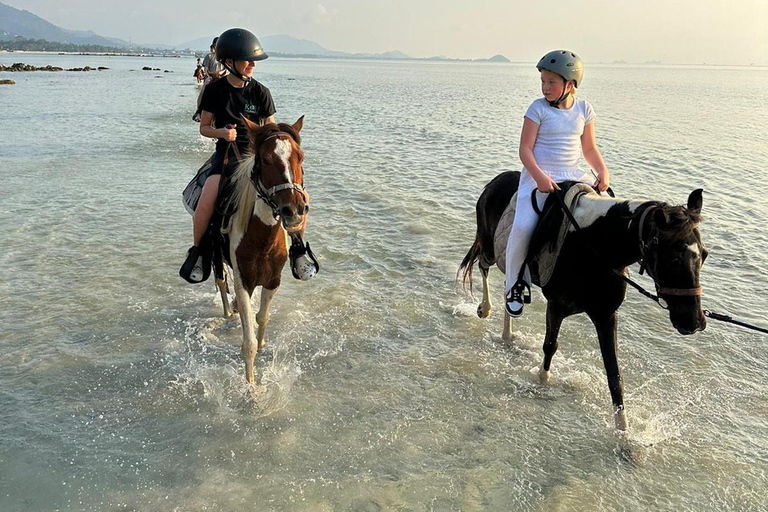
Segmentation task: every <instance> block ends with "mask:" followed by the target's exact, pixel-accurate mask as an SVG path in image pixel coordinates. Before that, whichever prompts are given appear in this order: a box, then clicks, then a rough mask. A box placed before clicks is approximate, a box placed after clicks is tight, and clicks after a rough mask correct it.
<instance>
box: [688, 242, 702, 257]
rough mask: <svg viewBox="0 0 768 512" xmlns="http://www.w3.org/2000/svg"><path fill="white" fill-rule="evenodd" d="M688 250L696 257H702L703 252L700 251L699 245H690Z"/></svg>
mask: <svg viewBox="0 0 768 512" xmlns="http://www.w3.org/2000/svg"><path fill="white" fill-rule="evenodd" d="M688 250H689V251H691V252H692V253H693V254H695V255H696V256H701V251H699V246H698V245H697V244H691V245H689V246H688Z"/></svg>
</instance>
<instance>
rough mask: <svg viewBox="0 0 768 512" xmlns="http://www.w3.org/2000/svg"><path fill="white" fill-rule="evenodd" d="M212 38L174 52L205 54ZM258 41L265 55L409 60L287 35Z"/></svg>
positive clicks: (186, 45)
mask: <svg viewBox="0 0 768 512" xmlns="http://www.w3.org/2000/svg"><path fill="white" fill-rule="evenodd" d="M213 38H214V36H209V37H199V38H197V39H195V40H193V41H188V42H186V43H182V44H179V45H176V46H175V47H174V48H175V49H176V50H185V49H187V48H189V49H190V50H194V51H202V52H207V51H208V47H209V45H210V44H211V41H213ZM259 41H261V44H262V45H263V46H264V50H265V51H266V52H267V54H271V53H274V54H277V55H297V56H298V55H301V56H307V57H333V58H359V59H369V58H374V59H409V58H410V57H408V56H407V55H406V54H404V53H402V52H398V51H394V52H386V53H347V52H340V51H336V50H329V49H328V48H325V47H323V46H320V45H319V44H317V43H316V42H314V41H309V40H307V39H298V38H295V37H292V36H287V35H283V34H281V35H274V36H263V37H259Z"/></svg>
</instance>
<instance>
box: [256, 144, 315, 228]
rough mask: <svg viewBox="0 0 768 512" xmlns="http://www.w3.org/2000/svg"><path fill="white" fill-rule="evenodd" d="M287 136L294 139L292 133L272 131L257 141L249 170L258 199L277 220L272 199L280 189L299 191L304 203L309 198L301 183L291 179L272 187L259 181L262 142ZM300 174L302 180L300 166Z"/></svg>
mask: <svg viewBox="0 0 768 512" xmlns="http://www.w3.org/2000/svg"><path fill="white" fill-rule="evenodd" d="M283 135H285V136H287V137H290V138H291V140H294V141H295V140H296V139H294V138H293V135H291V134H290V133H288V132H274V133H270V134H269V135H268V136H266V137H265V138H264V139H262V140H261V142H259V146H258V147H257V148H256V150H255V152H254V153H255V155H254V162H253V170H252V171H251V183H253V186H254V188H256V195H257V196H258V198H259V199H261V200H262V201H264V202H265V203H266V204H267V206H269V208H270V209H271V210H272V215H273V216H274V218H275V219H276V220H277V219H279V218H280V211H279V207H278V205H277V203H275V201H274V199H273V198H274V197H275V194H277V193H278V192H280V191H283V190H296V191H298V192H299V193H301V195H302V197H303V198H304V202H305V203H309V199H308V197H307V191H306V190H305V189H304V187H303V186H302V185H299V184H298V183H294V182H293V181H290V179H289V181H287V182H285V183H280V184H279V185H275V186H274V187H270V188H266V187H265V186H264V184H263V183H262V182H261V159H260V158H259V149H260V148H261V146H262V144H264V143H265V142H267V141H268V140H270V139H275V138H279V137H281V136H283ZM301 176H302V181H303V178H304V168H303V167H302V168H301Z"/></svg>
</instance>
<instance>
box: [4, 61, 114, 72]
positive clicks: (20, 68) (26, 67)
mask: <svg viewBox="0 0 768 512" xmlns="http://www.w3.org/2000/svg"><path fill="white" fill-rule="evenodd" d="M103 69H109V68H105V67H104V66H99V67H98V68H92V67H91V66H85V67H84V68H70V69H63V68H60V67H58V66H50V65H48V66H42V67H39V68H38V67H35V66H30V65H29V64H24V63H23V62H17V63H15V64H12V65H10V66H3V65H2V64H0V71H97V70H98V71H101V70H103Z"/></svg>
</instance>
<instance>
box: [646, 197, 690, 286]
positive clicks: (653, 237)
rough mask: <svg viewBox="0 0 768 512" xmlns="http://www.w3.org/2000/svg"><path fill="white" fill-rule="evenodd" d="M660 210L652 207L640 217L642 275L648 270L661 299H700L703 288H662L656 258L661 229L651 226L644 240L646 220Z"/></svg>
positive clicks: (654, 206)
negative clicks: (654, 211)
mask: <svg viewBox="0 0 768 512" xmlns="http://www.w3.org/2000/svg"><path fill="white" fill-rule="evenodd" d="M657 208H659V206H657V205H654V204H652V205H650V206H648V207H647V208H646V209H645V210H643V213H642V214H641V215H640V222H639V223H638V239H639V241H640V274H641V275H642V273H643V272H644V271H645V270H647V271H648V275H649V276H651V279H653V283H654V284H655V285H656V294H657V295H659V296H660V297H661V296H662V295H666V296H667V297H698V296H699V295H701V286H697V287H695V288H668V287H665V286H661V285H660V284H659V280H658V277H657V276H658V272H657V270H658V269H657V265H658V259H657V258H656V257H655V256H656V249H657V248H658V245H659V228H658V226H656V225H655V224H654V225H652V226H651V231H650V234H649V236H648V241H646V240H645V239H644V238H643V226H644V224H645V219H646V217H647V216H648V214H649V213H651V212H652V211H653V210H656V209H657ZM651 256H654V258H653V262H652V265H651V266H649V263H650V260H651Z"/></svg>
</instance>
